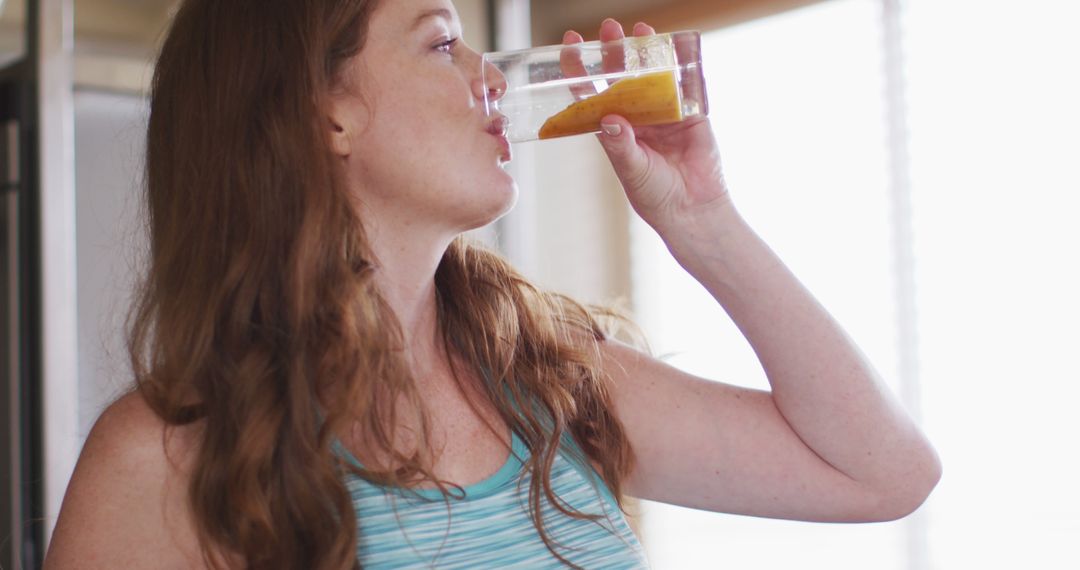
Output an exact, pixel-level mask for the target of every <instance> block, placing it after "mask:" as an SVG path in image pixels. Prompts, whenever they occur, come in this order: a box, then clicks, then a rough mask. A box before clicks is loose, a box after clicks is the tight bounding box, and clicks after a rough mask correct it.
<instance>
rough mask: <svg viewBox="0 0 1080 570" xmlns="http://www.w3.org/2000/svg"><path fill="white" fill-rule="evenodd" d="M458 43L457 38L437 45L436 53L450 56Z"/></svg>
mask: <svg viewBox="0 0 1080 570" xmlns="http://www.w3.org/2000/svg"><path fill="white" fill-rule="evenodd" d="M457 41H458V40H457V38H451V39H449V40H446V41H445V42H441V43H438V44H435V51H438V52H442V53H445V54H449V53H450V52H451V51H452V50H453V49H454V44H456V43H457Z"/></svg>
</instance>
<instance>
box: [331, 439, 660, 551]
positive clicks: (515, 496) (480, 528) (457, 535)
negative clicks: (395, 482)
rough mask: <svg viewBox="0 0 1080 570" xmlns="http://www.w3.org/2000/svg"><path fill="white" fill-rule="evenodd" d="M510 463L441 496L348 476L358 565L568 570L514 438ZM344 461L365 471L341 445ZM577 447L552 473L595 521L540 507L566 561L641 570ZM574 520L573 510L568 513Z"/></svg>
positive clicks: (565, 451)
mask: <svg viewBox="0 0 1080 570" xmlns="http://www.w3.org/2000/svg"><path fill="white" fill-rule="evenodd" d="M511 439H512V445H511V448H512V449H511V453H510V456H509V457H508V458H507V460H506V463H504V464H503V466H502V467H501V468H500V469H499V470H498V471H496V472H495V473H494V474H493V475H491V476H489V477H488V478H487V479H484V480H483V481H480V482H478V483H475V484H473V485H468V486H465V487H463V488H462V489H463V490H464V496H462V495H461V492H460V491H458V490H457V489H456V488H453V487H449V488H448V489H449V491H450V493H451V496H450V497H449V498H448V499H447V500H449V503H450V505H449V512H448V509H447V503H446V501H444V499H443V497H442V494H441V493H440V492H439V490H438V489H410V490H404V489H399V488H390V487H383V486H379V485H374V484H372V483H370V482H368V481H365V480H363V479H362V478H360V477H358V476H357V475H355V474H353V473H348V474H346V481H345V482H346V486H347V488H348V490H349V493H350V494H351V495H352V501H353V507H354V508H355V510H356V513H357V517H358V521H359V523H358V527H359V528H358V534H359V536H358V538H359V542H358V545H357V558H358V560H359V561H360V563H361V564H362V566H363V567H364V568H371V569H378V570H383V569H389V568H450V569H455V568H500V569H502V568H517V569H524V568H529V569H534V568H536V569H546V568H565V567H566V566H565V565H564V564H563V563H562V562H560V561H559V559H558V558H556V557H555V556H554V555H552V553H551V551H549V550H548V549H547V547H546V546H545V545H544V542H543V540H542V539H541V538H540V533H539V532H537V530H536V527H535V526H533V521H532V518H531V517H530V516H529V508H528V495H529V482H530V480H531V474H530V473H529V472H528V471H527V470H526V469H523V468H522V467H523V462H524V460H526V459H527V455H528V453H529V450H528V448H527V447H526V446H525V444H524V442H523V441H522V440H521V439H520V438H519V437H518V435H517V434H516V433H512V435H511ZM335 446H336V449H337V452H338V453H340V454H341V455H342V456H343V457H345V458H346V459H347V460H348V461H350V462H351V463H353V464H355V465H357V466H362V465H361V464H360V463H359V461H357V459H356V458H355V457H354V456H353V455H352V454H351V453H349V452H348V451H347V450H346V449H345V448H344V446H342V445H340V442H335ZM584 457H585V456H584V453H582V452H581V448H580V447H579V446H578V445H577V444H576V442H574V440H573V438H572V437H571V436H570V435H569V434H566V435H564V438H563V442H562V445H560V448H559V453H558V454H557V456H556V458H555V461H554V463H553V465H552V468H551V489H552V491H553V492H554V493H555V495H556V496H557V497H558V498H559V499H561V501H562V502H564V503H568V504H569V505H570V506H572V507H573V508H574V509H576V510H578V511H580V512H582V513H585V514H599V515H602V516H603V517H604V518H600V519H597V520H596V521H589V520H577V519H573V518H570V517H568V516H566V515H564V514H563V513H561V512H560V511H558V510H557V509H556V508H555V507H554V506H552V505H551V504H550V502H549V501H548V500H547V498H546V497H541V505H542V512H543V515H544V518H543V521H544V527H545V531H546V532H547V534H548V538H549V539H550V540H551V541H552V542H553V543H554V546H555V549H556V551H557V552H559V554H560V555H561V556H562V557H563V558H565V559H567V560H569V561H571V562H573V563H574V564H576V565H577V566H579V567H581V568H586V569H590V570H591V569H593V568H603V569H605V570H606V569H628V568H632V569H639V568H648V561H647V558H646V556H645V553H644V550H643V549H642V547H641V544H640V542H638V540H637V537H636V536H635V535H634V533H633V531H632V530H631V529H630V526H629V524H627V522H626V518H625V517H624V516H623V513H622V512H621V511H620V510H619V509H618V507H617V506H616V503H615V498H614V497H613V496H612V494H611V491H610V490H609V489H608V487H607V485H606V484H604V482H603V479H601V478H600V476H599V475H598V474H597V473H596V471H595V470H594V469H593V467H592V465H590V464H589V463H588V462H587V461H585V460H584ZM568 510H569V509H568Z"/></svg>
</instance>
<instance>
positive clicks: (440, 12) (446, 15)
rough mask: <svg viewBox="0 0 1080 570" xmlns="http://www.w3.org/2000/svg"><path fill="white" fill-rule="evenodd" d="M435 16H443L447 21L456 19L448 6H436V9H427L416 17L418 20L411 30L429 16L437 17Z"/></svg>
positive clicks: (414, 22)
mask: <svg viewBox="0 0 1080 570" xmlns="http://www.w3.org/2000/svg"><path fill="white" fill-rule="evenodd" d="M435 17H438V18H443V19H444V20H446V21H447V22H452V21H453V20H454V16H453V14H451V13H450V10H447V9H446V8H436V9H434V10H426V11H424V12H422V13H421V14H420V15H419V16H417V17H416V20H414V21H413V25H412V27H410V28H409V30H410V31H412V30H415V29H416V28H417V27H418V26H420V24H421V23H422V22H423V21H424V20H426V19H428V18H435Z"/></svg>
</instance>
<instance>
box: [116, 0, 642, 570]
mask: <svg viewBox="0 0 1080 570" xmlns="http://www.w3.org/2000/svg"><path fill="white" fill-rule="evenodd" d="M374 4H375V2H374V1H371V0H305V1H302V2H301V1H296V0H186V1H185V2H183V4H182V6H181V7H180V9H179V11H178V12H177V14H176V16H175V19H174V21H173V23H172V26H171V29H170V31H169V33H168V36H167V38H166V40H165V42H164V45H163V47H162V51H161V53H160V57H159V59H158V61H157V66H156V70H155V73H154V78H153V85H152V94H151V105H150V107H151V108H150V111H151V112H150V122H149V128H148V133H147V152H146V184H145V190H146V195H145V200H146V209H147V212H146V216H147V220H148V232H149V244H150V245H149V252H148V267H147V271H146V274H145V278H144V280H143V283H142V285H141V289H140V291H139V295H138V299H137V302H136V303H135V306H134V309H133V311H132V313H131V319H130V330H129V349H130V353H131V362H132V365H133V368H134V373H135V379H136V388H137V390H139V391H140V392H141V394H142V396H143V397H144V398H145V400H146V401H147V402H148V403H149V405H150V406H151V407H152V409H153V410H154V411H155V412H156V413H157V414H158V415H159V416H160V417H161V418H163V420H164V421H165V422H166V423H167V424H168V425H171V426H180V425H198V426H199V427H200V429H199V431H198V433H199V434H201V435H200V436H199V437H200V439H199V445H198V447H197V452H196V454H197V455H196V457H195V460H194V467H193V471H192V477H191V482H190V488H189V501H190V504H191V507H192V513H193V515H194V520H195V524H196V526H197V532H198V537H199V543H200V546H201V550H202V553H203V558H204V562H205V563H206V564H207V565H208V566H211V567H215V568H216V567H220V566H221V565H223V564H225V563H224V562H222V560H223V559H224V558H223V556H224V555H222V554H221V553H228V554H229V555H231V556H232V557H233V558H236V557H241V558H242V559H243V561H244V564H246V565H247V566H248V567H250V568H271V567H273V568H317V569H322V568H327V569H330V568H333V569H339V568H350V567H358V566H359V564H358V562H357V556H356V548H357V525H358V523H362V520H363V513H355V512H354V510H353V506H352V503H351V500H350V496H349V493H348V491H347V489H346V487H345V483H344V479H343V474H344V473H345V470H346V469H350V470H352V471H353V472H355V473H356V474H357V475H359V476H360V477H363V478H364V479H366V480H368V481H371V482H373V483H377V484H382V485H395V486H407V482H410V481H414V482H415V481H416V480H417V477H419V480H421V481H432V482H435V483H436V484H437V485H438V487H439V488H440V489H441V490H442V492H443V494H444V496H445V495H447V493H448V490H447V486H446V485H445V484H444V482H442V481H436V478H435V477H434V475H433V474H432V473H431V472H430V471H429V469H428V468H427V467H425V465H424V462H422V461H421V459H420V458H421V454H420V453H419V452H417V453H414V454H412V455H409V456H406V455H404V454H402V453H400V452H398V451H396V450H395V449H394V448H393V446H392V445H391V443H392V442H393V441H394V435H395V428H396V427H397V426H398V424H399V422H398V419H399V418H397V417H396V414H395V406H394V405H393V403H394V402H396V401H398V398H399V397H404V398H406V400H407V401H408V402H411V403H412V404H414V409H416V410H422V409H423V408H422V406H420V405H419V404H420V403H421V401H420V398H419V395H418V393H417V389H416V386H415V383H414V379H413V377H412V376H411V373H410V371H409V367H408V366H407V364H406V362H405V360H404V359H403V357H402V356H401V353H400V351H395V350H393V348H394V347H398V346H401V345H402V338H403V337H402V334H401V329H400V325H399V324H398V321H397V319H396V318H395V316H394V314H393V313H392V312H391V310H390V308H389V306H388V305H387V303H386V302H385V301H384V298H383V297H382V295H381V294H380V292H379V291H378V290H377V289H376V287H375V285H374V281H373V277H374V276H375V274H376V273H377V272H378V271H379V266H378V263H377V260H376V259H375V258H374V256H373V255H372V253H371V251H370V250H369V247H368V244H367V242H366V239H365V234H364V231H363V228H362V226H361V225H360V222H359V217H358V215H357V212H356V211H355V210H353V207H354V206H352V204H353V201H351V200H350V199H349V196H348V191H347V189H346V188H345V185H344V184H343V182H342V179H341V173H339V172H337V170H336V168H337V167H336V166H335V165H334V163H333V161H332V153H331V151H330V146H329V141H328V139H327V135H326V131H327V129H326V128H325V127H326V125H325V122H324V121H325V120H326V119H325V114H324V112H323V111H322V110H323V109H324V108H325V107H324V103H325V101H326V98H327V96H328V94H329V93H330V92H331V90H332V89H334V88H335V87H336V86H337V85H338V82H339V80H340V79H341V78H340V77H339V74H340V72H341V69H342V66H343V64H344V63H345V62H346V61H347V60H349V58H351V57H353V56H355V55H356V54H358V53H359V52H360V50H361V49H362V48H363V45H364V36H365V34H366V30H367V25H368V21H369V19H370V15H371V13H372V11H373V9H374ZM361 89H362V86H361ZM435 281H436V286H437V303H438V318H439V324H440V331H441V334H442V339H443V344H444V347H445V348H446V349H447V351H448V353H449V352H450V351H451V350H452V351H453V353H454V354H457V355H459V357H460V359H461V360H462V361H463V362H464V363H466V365H467V366H469V367H471V369H472V370H475V371H481V372H482V374H481V376H482V377H483V378H484V381H483V386H482V387H481V388H482V393H484V394H485V395H486V397H487V398H489V399H490V402H491V403H492V404H493V406H494V408H495V409H496V410H497V411H498V413H499V415H500V416H501V418H502V420H503V421H505V422H506V424H508V425H509V426H510V428H511V429H512V430H513V431H514V432H516V433H517V434H518V435H519V437H520V438H521V439H522V440H523V441H524V442H525V444H526V445H527V447H528V448H529V451H530V455H529V458H528V460H527V463H526V469H528V470H529V471H530V472H531V473H533V474H534V477H532V484H531V487H530V489H529V505H530V510H531V513H532V518H533V523H534V525H536V528H537V529H538V531H539V533H540V535H541V537H542V538H543V540H544V542H545V544H546V545H547V547H548V548H549V549H550V550H551V552H552V553H554V554H555V556H556V557H558V558H559V559H560V560H562V561H563V562H565V563H567V564H568V565H571V566H572V564H570V563H569V561H568V560H566V559H565V558H564V557H563V556H562V555H560V554H559V553H558V551H557V550H558V548H556V547H557V545H555V544H553V543H552V541H551V539H550V537H549V536H548V535H547V533H546V532H545V528H544V527H545V524H544V522H543V519H542V517H541V509H540V505H541V500H542V497H546V500H547V501H549V502H550V503H551V504H553V505H554V506H555V507H556V508H557V509H558V510H559V511H561V512H562V513H563V514H565V515H567V516H573V517H575V518H583V519H594V520H595V519H596V518H597V516H596V515H587V514H584V513H581V512H578V511H574V510H568V509H567V508H565V507H564V506H563V505H564V503H563V501H560V500H558V499H557V498H556V497H555V495H554V493H553V492H552V489H551V481H550V468H551V465H552V462H553V460H554V458H555V455H556V453H557V452H558V443H559V441H560V439H561V438H562V436H563V435H564V434H565V433H570V434H571V435H572V436H573V437H574V439H575V440H576V441H577V442H578V443H579V445H580V446H581V449H582V450H583V451H584V452H585V454H586V455H587V456H588V457H589V458H592V459H593V460H596V461H598V462H599V463H600V464H601V465H602V470H601V476H602V478H603V479H604V481H605V482H606V483H607V485H608V486H609V487H610V488H611V490H612V492H613V495H614V496H615V497H617V498H618V500H619V506H620V508H621V509H623V510H624V511H625V508H624V505H623V502H622V496H621V493H620V489H621V481H622V479H623V478H624V476H625V475H626V474H627V473H628V471H629V469H630V468H631V465H632V463H633V454H632V450H631V448H630V446H629V443H628V441H627V439H626V437H625V435H624V432H623V429H622V427H621V426H620V424H619V421H618V420H617V418H616V417H615V416H614V414H613V413H612V405H611V399H610V395H609V394H608V392H607V390H606V389H605V380H604V378H603V376H602V372H601V368H600V352H599V346H600V345H599V343H600V342H602V341H603V340H604V339H605V338H606V336H608V335H610V334H613V333H614V332H615V327H616V326H621V325H628V324H629V325H630V328H629V329H628V330H630V331H631V332H634V331H636V328H635V327H633V325H632V323H630V322H629V320H628V319H626V318H625V317H624V316H623V315H622V314H621V313H620V312H618V311H616V310H613V309H610V308H603V307H598V306H592V305H589V306H586V305H583V304H580V303H577V302H575V301H573V300H572V299H570V298H568V297H566V296H563V295H559V294H555V293H552V292H547V291H542V290H540V289H538V288H537V287H535V286H533V285H532V284H530V283H529V282H528V281H527V280H526V279H524V278H523V277H522V276H521V275H520V274H519V273H518V272H516V271H515V270H514V269H513V268H512V267H511V266H510V265H509V264H508V263H507V262H506V261H505V260H504V259H503V258H501V257H500V256H499V255H497V254H496V253H494V252H492V251H488V250H486V249H485V248H483V247H481V246H479V245H478V244H475V243H472V242H470V241H468V240H467V239H465V238H464V237H459V238H458V239H456V240H455V241H454V242H453V243H452V244H451V245H450V247H449V248H448V250H447V251H446V253H445V255H444V257H443V258H442V260H441V263H440V264H439V267H438V270H437V272H436V275H435ZM459 382H460V380H459ZM328 394H334V397H330V398H328V397H326V396H327V395H328ZM518 402H532V404H533V405H527V406H521V405H518V404H517V403H518ZM419 419H420V421H421V425H423V426H424V430H423V433H422V434H421V439H420V444H421V447H422V449H423V448H424V447H423V446H425V445H426V441H427V440H428V439H427V427H426V426H427V419H426V418H425V417H423V414H422V413H420V417H419ZM357 425H359V426H361V430H362V431H364V432H365V433H366V434H367V435H368V436H369V437H370V440H371V441H373V442H375V443H376V444H377V445H378V447H379V449H381V450H382V451H383V452H385V453H386V454H388V455H389V457H391V458H392V461H393V462H394V463H396V464H399V465H400V468H397V469H394V470H390V469H387V470H384V471H376V470H367V469H360V468H358V467H355V466H351V465H348V464H347V463H346V462H345V461H343V460H342V458H341V457H340V456H339V454H337V453H334V452H333V451H332V449H333V447H332V443H333V441H334V439H335V434H340V433H346V432H347V431H348V429H349V428H350V427H352V426H357Z"/></svg>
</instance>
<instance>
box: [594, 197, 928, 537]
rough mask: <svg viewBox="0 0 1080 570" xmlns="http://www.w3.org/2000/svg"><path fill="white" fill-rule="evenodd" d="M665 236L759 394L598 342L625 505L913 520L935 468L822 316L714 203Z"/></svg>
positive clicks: (873, 377)
mask: <svg viewBox="0 0 1080 570" xmlns="http://www.w3.org/2000/svg"><path fill="white" fill-rule="evenodd" d="M717 204H718V205H714V206H713V207H712V208H711V209H709V210H707V211H706V213H704V214H702V215H701V216H700V217H698V218H695V219H693V220H689V219H684V220H683V223H682V224H680V225H679V227H678V228H669V229H666V231H665V232H664V234H663V235H664V237H665V239H666V241H667V243H668V246H669V248H670V249H671V251H672V253H673V254H674V255H675V257H676V259H677V260H678V261H679V262H680V263H681V264H682V265H683V267H684V268H686V269H687V271H688V272H690V273H691V275H693V276H694V277H695V278H696V279H697V280H698V281H699V282H701V283H702V285H704V286H705V287H706V288H707V289H708V290H709V292H710V293H711V294H712V295H713V297H714V298H715V299H716V300H717V301H718V302H719V303H720V304H721V305H722V306H723V308H724V309H725V310H726V311H727V312H728V314H729V315H730V316H731V317H732V319H733V320H734V321H735V323H736V324H737V325H738V326H739V328H740V330H741V331H742V332H743V334H744V335H745V336H746V338H747V339H748V340H749V341H750V344H751V345H752V346H753V348H754V350H755V352H756V353H757V355H758V358H759V359H760V361H761V363H762V366H763V367H764V369H765V371H766V374H767V376H768V379H769V383H770V384H771V386H772V391H771V393H769V392H761V391H757V390H748V389H744V388H738V387H734V386H730V385H726V384H721V383H719V382H712V381H708V380H705V379H702V378H698V377H695V376H692V375H689V374H686V373H684V372H681V371H679V370H677V369H675V368H673V367H671V366H669V365H667V364H665V363H663V362H660V361H658V360H656V359H653V358H651V357H648V356H646V355H644V354H641V353H639V352H637V351H635V350H633V349H631V348H629V347H625V346H622V345H619V344H617V343H612V342H609V343H607V344H608V346H606V347H605V349H604V353H605V355H606V356H607V358H608V366H606V370H608V371H609V372H610V373H611V375H612V378H613V386H614V387H613V393H614V397H615V400H616V403H615V405H616V409H617V413H618V415H619V416H620V419H621V420H622V421H623V423H624V425H625V426H626V428H627V431H628V434H629V437H630V439H631V443H632V444H633V445H634V448H635V451H636V452H637V454H638V459H639V464H638V467H637V470H636V471H635V472H634V473H633V474H632V475H631V478H630V480H629V481H628V491H627V492H628V494H630V495H634V496H638V497H642V498H647V499H653V500H658V501H663V502H668V503H674V504H679V505H684V506H690V507H694V508H702V509H707V510H713V511H722V512H732V513H741V514H749V515H756V516H767V517H776V518H790V519H799V520H819V521H877V520H890V519H895V518H899V517H902V516H904V515H906V514H908V513H910V512H911V511H912V510H914V509H915V508H917V507H918V506H919V505H920V504H921V503H922V502H923V501H924V500H925V498H926V496H927V495H928V494H929V492H930V490H931V489H933V487H934V485H935V484H936V483H937V480H938V478H939V477H940V472H941V466H940V463H939V462H938V459H937V456H936V454H935V452H934V450H933V448H932V447H931V446H930V444H929V443H928V442H927V440H926V439H925V437H924V436H923V435H922V433H921V432H920V431H919V430H918V428H917V427H916V426H915V425H914V424H913V423H912V421H911V420H910V418H909V417H908V415H907V414H906V413H905V412H904V411H903V409H902V408H901V407H900V406H899V404H898V403H897V402H896V400H895V399H894V398H893V397H892V396H891V394H890V393H889V392H888V390H887V389H886V388H885V387H884V386H883V384H882V382H881V381H880V379H879V378H878V375H877V373H876V372H875V371H874V369H873V367H872V366H871V365H870V363H869V362H867V360H866V359H865V357H864V356H863V355H862V354H861V353H860V351H859V350H858V348H857V347H856V346H855V345H854V343H852V341H851V340H850V339H849V338H848V337H847V335H845V334H844V332H843V331H842V330H841V328H840V327H839V326H838V325H837V323H836V322H835V321H834V320H833V319H832V317H831V316H830V315H829V314H828V313H827V312H826V311H825V310H824V309H823V308H822V307H821V305H820V304H818V303H817V301H815V300H814V298H813V297H812V296H811V295H810V293H809V292H808V291H807V290H806V289H805V288H804V287H803V286H802V285H801V284H800V283H799V282H798V280H797V279H796V278H795V277H794V276H793V275H792V274H791V273H790V271H788V269H787V268H786V267H785V266H784V265H783V263H781V262H780V260H779V259H778V258H777V257H776V255H775V254H773V252H772V251H771V250H770V249H769V248H768V247H767V246H766V245H765V243H764V242H762V241H761V240H760V238H758V236H757V235H756V234H755V233H754V232H753V231H752V230H751V229H750V228H749V227H748V226H747V225H746V224H745V222H744V221H743V220H742V219H741V218H740V217H739V216H738V214H737V212H736V211H735V209H734V208H733V207H732V206H731V205H730V202H727V201H720V202H717Z"/></svg>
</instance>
